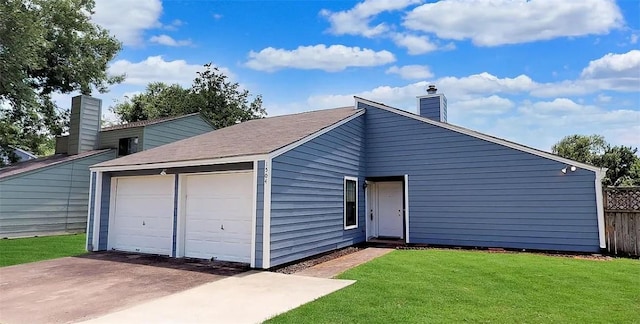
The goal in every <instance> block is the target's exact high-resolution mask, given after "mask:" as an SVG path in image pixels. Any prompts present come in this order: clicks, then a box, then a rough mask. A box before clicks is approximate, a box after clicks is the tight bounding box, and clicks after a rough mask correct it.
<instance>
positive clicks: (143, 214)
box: [108, 176, 175, 255]
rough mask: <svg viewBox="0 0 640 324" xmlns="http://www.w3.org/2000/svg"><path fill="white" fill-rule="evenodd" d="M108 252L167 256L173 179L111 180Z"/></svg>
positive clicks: (139, 178) (170, 245)
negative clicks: (111, 196)
mask: <svg viewBox="0 0 640 324" xmlns="http://www.w3.org/2000/svg"><path fill="white" fill-rule="evenodd" d="M112 181H114V182H115V185H114V186H113V187H112V190H115V192H112V193H111V194H112V195H113V200H112V204H111V207H110V208H112V212H111V218H110V220H109V239H108V248H109V249H114V250H120V251H129V252H140V253H151V254H162V255H171V247H172V237H173V200H174V198H173V197H174V196H173V192H174V183H175V182H174V181H175V178H174V177H173V176H137V177H123V178H113V180H112Z"/></svg>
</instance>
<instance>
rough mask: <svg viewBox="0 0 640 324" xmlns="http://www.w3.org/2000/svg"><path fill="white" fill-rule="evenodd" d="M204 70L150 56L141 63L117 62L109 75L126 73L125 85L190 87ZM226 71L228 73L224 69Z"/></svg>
mask: <svg viewBox="0 0 640 324" xmlns="http://www.w3.org/2000/svg"><path fill="white" fill-rule="evenodd" d="M203 69H204V68H203V66H202V65H200V64H189V63H187V61H185V60H174V61H165V60H164V59H163V58H162V57H161V56H149V57H148V58H146V59H145V60H144V61H140V62H130V61H128V60H118V61H115V62H113V64H112V65H111V66H110V67H109V73H111V74H122V73H125V74H126V79H125V81H124V82H123V83H124V84H132V85H141V86H146V85H147V84H148V83H150V82H164V83H169V84H172V83H178V84H181V85H189V84H191V81H193V79H194V78H195V77H196V72H198V71H202V70H203ZM225 71H226V72H228V70H226V69H223V72H225ZM226 72H225V74H227V73H226ZM227 75H228V74H227Z"/></svg>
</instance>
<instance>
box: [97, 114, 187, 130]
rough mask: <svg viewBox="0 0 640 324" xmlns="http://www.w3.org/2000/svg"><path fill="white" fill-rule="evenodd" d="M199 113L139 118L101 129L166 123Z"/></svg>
mask: <svg viewBox="0 0 640 324" xmlns="http://www.w3.org/2000/svg"><path fill="white" fill-rule="evenodd" d="M199 114H200V113H193V114H188V115H181V116H172V117H162V118H156V119H148V120H139V121H136V122H130V123H126V124H120V125H112V126H107V127H102V128H101V129H100V131H102V132H105V131H110V130H116V129H124V128H135V127H143V126H149V125H154V124H159V123H164V122H167V121H170V120H176V119H180V118H185V117H190V116H195V115H199Z"/></svg>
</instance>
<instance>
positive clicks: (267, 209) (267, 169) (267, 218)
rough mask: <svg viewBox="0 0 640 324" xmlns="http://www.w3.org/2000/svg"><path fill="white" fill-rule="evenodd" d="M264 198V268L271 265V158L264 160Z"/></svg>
mask: <svg viewBox="0 0 640 324" xmlns="http://www.w3.org/2000/svg"><path fill="white" fill-rule="evenodd" d="M263 191H264V198H263V201H262V203H263V205H262V206H263V207H262V210H263V211H262V217H263V218H262V268H263V269H269V268H270V267H271V159H266V160H264V190H263Z"/></svg>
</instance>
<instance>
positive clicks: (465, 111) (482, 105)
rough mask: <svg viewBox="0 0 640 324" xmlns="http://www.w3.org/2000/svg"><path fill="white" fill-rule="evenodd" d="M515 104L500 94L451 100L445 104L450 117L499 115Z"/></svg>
mask: <svg viewBox="0 0 640 324" xmlns="http://www.w3.org/2000/svg"><path fill="white" fill-rule="evenodd" d="M514 106H515V104H514V103H513V101H511V100H509V99H506V98H502V97H500V96H496V95H491V96H489V97H480V98H475V99H469V100H462V101H452V103H451V104H448V105H447V108H448V109H447V110H449V111H451V112H452V113H453V114H452V117H455V116H457V115H466V116H468V115H469V114H479V115H500V114H504V113H506V112H508V111H509V110H511V108H513V107H514Z"/></svg>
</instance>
